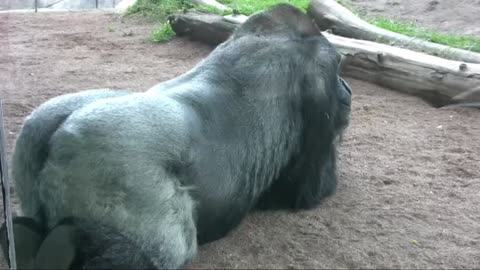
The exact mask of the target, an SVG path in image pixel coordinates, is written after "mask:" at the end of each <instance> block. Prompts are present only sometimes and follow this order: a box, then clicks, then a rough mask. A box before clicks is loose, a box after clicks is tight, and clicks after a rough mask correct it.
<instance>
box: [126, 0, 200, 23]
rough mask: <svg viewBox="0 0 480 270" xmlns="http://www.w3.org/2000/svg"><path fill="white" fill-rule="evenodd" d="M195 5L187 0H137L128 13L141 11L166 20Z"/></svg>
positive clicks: (144, 14) (143, 13)
mask: <svg viewBox="0 0 480 270" xmlns="http://www.w3.org/2000/svg"><path fill="white" fill-rule="evenodd" d="M193 7H194V5H193V4H191V3H190V2H188V1H187V0H137V1H136V2H135V4H133V5H132V6H130V7H129V8H128V10H127V14H133V13H139V14H141V15H143V16H146V17H149V18H151V19H155V20H158V21H160V22H165V21H166V20H167V18H168V16H170V15H172V14H175V13H177V12H179V11H181V10H183V9H185V8H193Z"/></svg>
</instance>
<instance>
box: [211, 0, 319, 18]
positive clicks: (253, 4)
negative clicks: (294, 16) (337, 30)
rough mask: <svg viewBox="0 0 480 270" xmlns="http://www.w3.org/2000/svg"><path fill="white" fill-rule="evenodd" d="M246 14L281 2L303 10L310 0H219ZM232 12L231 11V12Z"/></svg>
mask: <svg viewBox="0 0 480 270" xmlns="http://www.w3.org/2000/svg"><path fill="white" fill-rule="evenodd" d="M217 1H218V2H219V3H222V4H224V5H226V6H228V7H230V8H232V9H235V10H238V11H239V12H240V13H242V14H244V15H251V14H252V13H255V12H257V11H261V10H264V9H267V8H269V7H271V6H274V5H276V4H280V3H289V4H292V5H294V6H296V7H299V8H301V9H303V10H307V7H308V4H309V3H310V0H217ZM230 13H231V12H230Z"/></svg>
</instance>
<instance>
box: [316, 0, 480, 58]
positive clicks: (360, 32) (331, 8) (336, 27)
mask: <svg viewBox="0 0 480 270" xmlns="http://www.w3.org/2000/svg"><path fill="white" fill-rule="evenodd" d="M307 13H308V14H309V16H311V17H312V18H313V19H314V20H315V23H316V24H317V26H318V27H319V28H320V30H322V31H326V30H331V32H332V33H333V34H335V35H338V36H343V37H349V38H355V39H362V40H369V41H379V42H382V43H386V44H391V45H395V46H396V47H404V48H406V49H410V50H414V51H418V52H424V53H427V54H430V55H434V56H440V57H442V58H446V59H450V60H456V61H464V62H470V63H480V54H479V53H475V52H471V51H467V50H462V49H456V48H452V47H449V46H445V45H441V44H437V43H432V42H428V41H425V40H422V39H418V38H412V37H408V36H405V35H402V34H398V33H395V32H391V31H388V30H385V29H382V28H379V27H376V26H374V25H371V24H369V23H367V22H366V21H364V20H362V19H360V18H359V17H358V16H356V15H355V14H353V13H352V12H351V11H350V10H348V9H347V8H345V7H343V6H342V5H340V4H339V3H337V2H336V1H335V0H312V1H311V2H310V4H309V6H308V9H307Z"/></svg>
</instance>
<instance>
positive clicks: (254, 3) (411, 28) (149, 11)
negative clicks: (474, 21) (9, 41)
mask: <svg viewBox="0 0 480 270" xmlns="http://www.w3.org/2000/svg"><path fill="white" fill-rule="evenodd" d="M217 1H218V2H220V3H222V4H224V5H226V6H228V7H230V8H231V10H226V11H222V10H219V9H216V8H213V7H209V6H199V5H194V4H192V3H190V2H189V1H188V0H137V2H136V3H135V4H134V5H133V6H131V7H130V8H129V9H128V11H127V12H128V13H129V14H132V13H140V14H142V15H144V16H147V17H150V18H153V19H155V20H158V21H160V22H162V23H164V22H166V20H167V17H168V16H170V15H172V14H175V13H177V12H179V11H181V10H183V9H185V8H200V9H203V10H207V11H210V12H213V13H217V14H221V15H228V14H232V13H233V10H237V11H238V12H240V13H241V14H244V15H251V14H252V13H255V12H257V11H261V10H265V9H267V8H269V7H271V6H274V5H276V4H279V3H290V4H292V5H294V6H296V7H299V8H301V9H303V10H304V11H306V9H307V7H308V4H309V3H310V0H217ZM337 2H338V3H340V4H341V5H343V6H344V7H346V8H348V9H350V10H352V12H354V13H355V14H356V15H357V16H360V17H362V19H364V20H366V21H368V22H369V23H371V24H373V25H375V26H377V27H380V28H383V29H386V30H390V31H392V32H396V33H399V34H403V35H406V36H410V37H416V38H419V39H423V40H428V41H430V42H434V43H439V44H443V45H447V46H450V47H454V48H460V49H465V50H471V51H474V52H480V38H479V37H474V36H469V35H456V34H453V33H440V32H437V31H433V30H428V29H424V28H420V27H417V26H416V25H415V23H414V22H401V21H397V20H392V19H389V18H384V17H378V18H366V17H365V16H361V15H359V14H358V12H356V10H355V8H354V6H353V4H352V2H351V1H350V0H337ZM174 35H175V33H174V32H173V30H172V28H171V27H170V25H168V24H163V25H162V26H161V27H159V28H157V29H155V30H154V32H153V33H152V40H155V41H164V40H168V39H166V38H172V37H173V36H174Z"/></svg>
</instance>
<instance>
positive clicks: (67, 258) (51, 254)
mask: <svg viewBox="0 0 480 270" xmlns="http://www.w3.org/2000/svg"><path fill="white" fill-rule="evenodd" d="M77 235H78V231H77V229H76V227H75V226H74V225H72V224H62V225H58V226H56V227H55V228H54V229H53V230H52V231H51V232H50V233H49V234H48V235H47V237H46V238H45V240H43V243H42V245H41V246H40V248H39V250H38V252H37V255H36V257H35V268H36V269H69V268H70V266H71V265H72V264H73V263H74V261H75V259H76V256H77V249H76V246H75V243H76V238H77Z"/></svg>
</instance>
